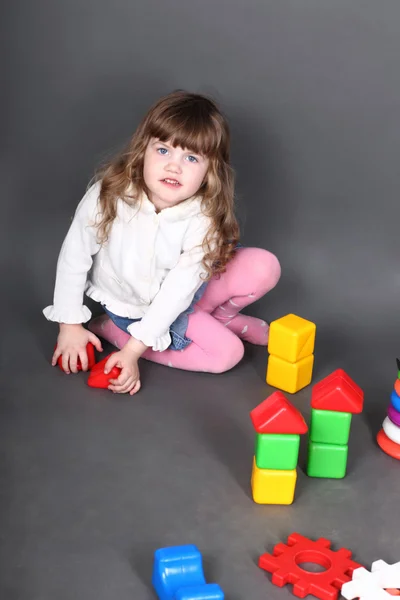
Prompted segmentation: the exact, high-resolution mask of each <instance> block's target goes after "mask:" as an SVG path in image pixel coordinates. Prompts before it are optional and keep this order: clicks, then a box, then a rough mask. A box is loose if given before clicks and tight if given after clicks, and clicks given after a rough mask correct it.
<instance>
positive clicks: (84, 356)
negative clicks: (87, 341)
mask: <svg viewBox="0 0 400 600" xmlns="http://www.w3.org/2000/svg"><path fill="white" fill-rule="evenodd" d="M78 356H79V360H80V361H81V365H82V371H87V370H88V366H89V361H88V355H87V352H86V348H84V349H83V350H80V351H79V354H78Z"/></svg>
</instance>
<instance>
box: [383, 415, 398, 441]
mask: <svg viewBox="0 0 400 600" xmlns="http://www.w3.org/2000/svg"><path fill="white" fill-rule="evenodd" d="M382 429H383V431H384V432H385V433H386V435H387V436H388V438H389V440H392V442H394V443H395V444H400V427H397V425H395V424H394V423H392V421H391V420H390V419H389V417H386V418H385V420H384V421H383V423H382Z"/></svg>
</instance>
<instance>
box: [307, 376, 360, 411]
mask: <svg viewBox="0 0 400 600" xmlns="http://www.w3.org/2000/svg"><path fill="white" fill-rule="evenodd" d="M363 405H364V392H363V390H362V389H361V388H360V387H359V386H358V385H357V384H356V383H355V382H354V381H353V380H352V379H351V377H349V376H348V375H347V373H345V371H343V369H337V370H336V371H334V372H333V373H331V374H330V375H328V376H327V377H325V379H322V381H320V382H319V383H317V384H316V385H314V387H313V390H312V395H311V408H318V409H319V410H334V411H336V412H346V413H352V414H358V413H360V412H362V409H363Z"/></svg>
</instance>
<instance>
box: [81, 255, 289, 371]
mask: <svg viewBox="0 0 400 600" xmlns="http://www.w3.org/2000/svg"><path fill="white" fill-rule="evenodd" d="M280 274H281V268H280V265H279V262H278V259H277V258H276V257H275V256H274V255H273V254H272V253H271V252H268V251H267V250H263V249H261V248H240V249H239V250H238V251H237V252H236V255H235V257H234V258H233V259H232V260H231V262H230V263H228V265H227V270H226V272H225V273H223V274H222V275H221V276H220V278H219V279H217V278H215V277H213V278H212V279H211V281H210V282H209V284H208V286H207V288H206V291H205V292H204V295H203V296H202V298H201V299H200V300H199V302H198V303H197V304H196V305H195V307H194V313H192V314H190V315H189V322H188V329H187V332H186V336H187V337H188V338H190V339H191V340H192V343H191V344H190V345H189V346H187V347H186V348H185V349H184V350H168V349H167V350H164V351H163V352H155V351H154V350H152V349H151V348H148V349H147V350H146V351H145V353H144V354H143V355H142V358H145V359H147V360H151V361H152V362H156V363H159V364H162V365H167V366H169V367H175V368H177V369H184V370H187V371H204V372H207V373H222V372H224V371H228V370H229V369H231V368H232V367H234V366H235V365H236V364H237V363H238V362H239V361H240V360H241V359H242V357H243V353H244V346H243V342H242V341H241V339H243V340H245V341H248V342H251V343H253V344H259V345H267V343H268V329H269V328H268V325H267V323H266V322H265V321H262V320H261V319H256V318H255V317H251V316H248V315H243V314H241V313H240V312H239V311H240V310H241V309H242V308H244V307H245V306H248V305H249V304H251V303H252V302H255V301H256V300H258V299H259V298H261V297H262V296H264V295H265V294H266V293H267V292H269V291H270V290H272V289H273V288H274V287H275V286H276V284H277V283H278V281H279V278H280ZM89 329H90V331H92V332H93V333H95V334H96V335H99V336H101V337H102V338H104V339H106V340H107V341H108V342H110V343H112V344H114V346H116V347H117V348H122V347H123V346H124V345H125V344H126V343H127V341H128V340H129V339H130V335H129V334H128V333H126V332H125V331H122V329H119V327H117V326H116V325H115V324H114V323H113V322H112V320H111V319H110V318H109V317H108V315H102V316H100V317H97V318H96V319H93V320H92V321H91V322H90V323H89ZM240 338H241V339H240Z"/></svg>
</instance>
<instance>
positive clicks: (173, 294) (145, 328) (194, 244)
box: [128, 215, 210, 351]
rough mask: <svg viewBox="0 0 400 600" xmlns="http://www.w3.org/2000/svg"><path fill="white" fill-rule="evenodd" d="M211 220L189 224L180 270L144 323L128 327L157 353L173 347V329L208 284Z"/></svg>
mask: <svg viewBox="0 0 400 600" xmlns="http://www.w3.org/2000/svg"><path fill="white" fill-rule="evenodd" d="M209 225H210V222H209V219H208V217H205V216H204V215H203V216H199V217H196V219H193V221H192V222H191V223H190V224H189V227H188V231H187V233H186V236H185V239H184V243H183V248H182V253H181V255H180V258H179V261H178V263H177V264H176V266H175V267H174V268H173V269H171V270H170V271H169V273H168V274H167V276H166V277H165V279H164V281H163V283H162V285H161V288H160V291H159V292H158V294H157V295H156V296H155V298H154V299H153V302H152V303H151V305H150V306H149V308H148V310H147V312H146V314H145V316H144V317H143V318H142V320H141V321H138V322H136V323H132V324H131V325H129V327H128V331H129V333H130V334H131V335H132V336H133V337H134V338H136V339H137V340H140V341H141V342H143V343H144V344H145V345H146V346H149V347H152V349H153V350H159V351H162V350H165V349H166V348H168V346H169V345H170V343H171V336H170V333H169V327H170V325H171V324H172V323H173V322H174V321H175V319H176V318H177V317H178V316H179V315H180V314H181V313H182V312H183V311H184V310H186V309H187V308H188V306H189V305H190V303H191V302H192V300H193V297H194V295H195V293H196V292H197V290H198V289H199V288H200V286H201V285H202V283H203V282H204V280H203V279H201V275H202V274H204V273H205V269H204V267H203V265H202V260H203V257H204V250H203V248H202V243H203V240H204V238H205V235H206V233H207V231H208V228H209Z"/></svg>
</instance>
